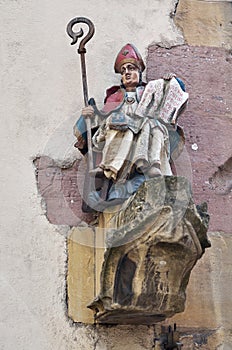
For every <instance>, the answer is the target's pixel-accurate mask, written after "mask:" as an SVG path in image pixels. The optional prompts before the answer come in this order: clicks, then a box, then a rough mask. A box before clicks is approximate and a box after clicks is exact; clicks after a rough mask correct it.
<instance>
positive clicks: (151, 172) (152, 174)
mask: <svg viewBox="0 0 232 350" xmlns="http://www.w3.org/2000/svg"><path fill="white" fill-rule="evenodd" d="M147 175H148V176H149V177H151V178H152V177H157V176H162V173H161V170H160V168H159V167H157V166H155V165H153V166H152V167H151V168H150V169H149V170H148V171H147Z"/></svg>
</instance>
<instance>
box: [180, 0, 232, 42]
mask: <svg viewBox="0 0 232 350" xmlns="http://www.w3.org/2000/svg"><path fill="white" fill-rule="evenodd" d="M231 18H232V6H231V2H230V1H220V0H218V1H216V0H212V1H209V0H201V1H199V0H180V1H179V4H178V7H177V11H176V15H175V23H176V25H177V26H179V27H180V28H181V29H182V31H183V34H184V37H185V40H186V42H187V44H189V45H200V46H201V45H203V46H218V47H225V48H228V49H229V48H231V47H232V36H231Z"/></svg>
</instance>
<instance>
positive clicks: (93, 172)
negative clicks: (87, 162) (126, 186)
mask: <svg viewBox="0 0 232 350" xmlns="http://www.w3.org/2000/svg"><path fill="white" fill-rule="evenodd" d="M89 175H90V176H92V177H103V176H104V172H103V170H102V169H101V168H99V167H97V168H95V169H93V170H90V171H89Z"/></svg>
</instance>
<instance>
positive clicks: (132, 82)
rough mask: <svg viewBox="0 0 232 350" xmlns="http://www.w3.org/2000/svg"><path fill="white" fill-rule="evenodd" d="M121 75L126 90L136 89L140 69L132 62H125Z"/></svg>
mask: <svg viewBox="0 0 232 350" xmlns="http://www.w3.org/2000/svg"><path fill="white" fill-rule="evenodd" d="M121 76H122V83H123V85H124V86H125V87H126V90H128V91H133V90H135V88H136V86H137V85H138V83H139V69H138V68H137V67H136V66H135V65H134V64H132V63H125V64H123V65H122V66H121Z"/></svg>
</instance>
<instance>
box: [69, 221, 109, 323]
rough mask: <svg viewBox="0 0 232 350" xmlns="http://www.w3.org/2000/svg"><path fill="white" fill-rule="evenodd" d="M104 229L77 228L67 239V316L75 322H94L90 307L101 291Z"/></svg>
mask: <svg viewBox="0 0 232 350" xmlns="http://www.w3.org/2000/svg"><path fill="white" fill-rule="evenodd" d="M103 255H104V230H100V229H96V231H94V229H92V228H91V227H75V228H73V229H72V230H71V232H70V236H69V238H68V277H67V283H68V315H69V317H71V318H72V319H73V321H75V322H83V323H90V324H91V323H94V317H93V312H92V311H91V310H90V309H88V308H87V305H88V304H90V303H91V302H92V301H93V299H94V298H95V297H96V295H97V294H98V293H99V288H100V272H101V265H102V261H103Z"/></svg>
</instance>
